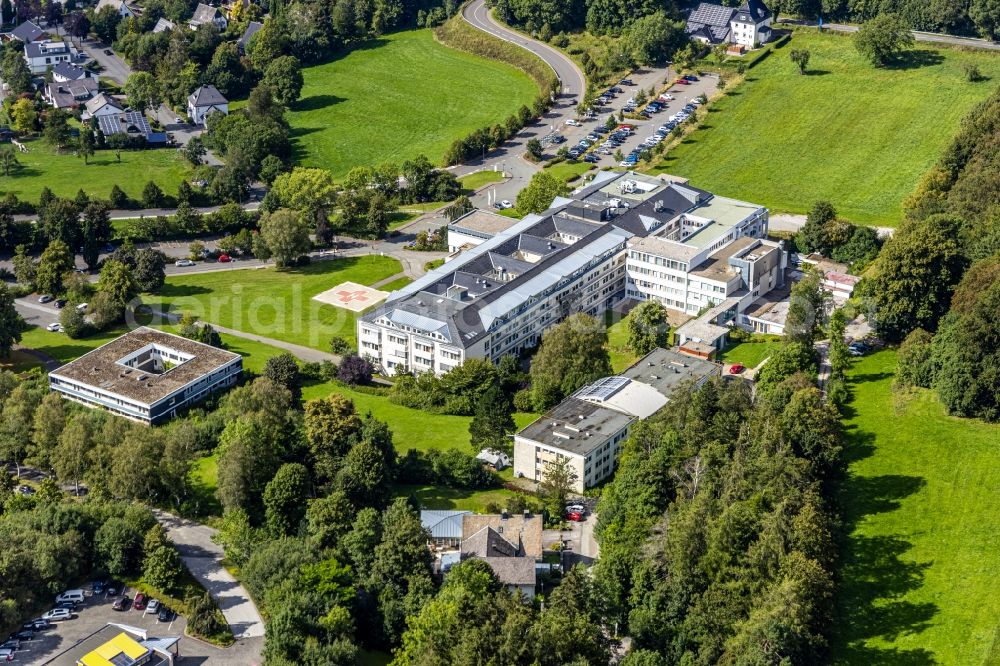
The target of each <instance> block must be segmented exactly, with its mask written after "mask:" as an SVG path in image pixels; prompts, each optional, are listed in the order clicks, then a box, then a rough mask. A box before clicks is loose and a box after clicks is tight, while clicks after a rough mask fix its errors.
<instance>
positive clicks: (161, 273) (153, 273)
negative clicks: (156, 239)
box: [132, 248, 166, 292]
mask: <svg viewBox="0 0 1000 666" xmlns="http://www.w3.org/2000/svg"><path fill="white" fill-rule="evenodd" d="M132 277H133V278H134V279H135V284H136V288H137V289H138V290H139V291H143V292H151V291H156V290H158V289H159V288H160V287H162V286H163V282H164V281H165V280H166V256H165V255H164V254H163V253H162V252H160V251H159V250H154V249H152V248H143V249H141V250H136V252H135V266H133V268H132Z"/></svg>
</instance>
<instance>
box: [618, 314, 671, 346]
mask: <svg viewBox="0 0 1000 666" xmlns="http://www.w3.org/2000/svg"><path fill="white" fill-rule="evenodd" d="M625 326H626V329H627V333H628V338H627V344H628V347H629V349H631V350H632V353H633V354H636V355H638V356H645V355H646V354H648V353H649V352H651V351H653V350H654V349H656V348H657V347H669V346H670V323H669V321H668V320H667V310H666V308H664V307H663V305H662V304H660V302H659V301H645V302H643V303H640V304H639V305H637V306H636V307H635V308H633V309H632V311H631V312H630V313H629V315H628V318H627V319H626V321H625Z"/></svg>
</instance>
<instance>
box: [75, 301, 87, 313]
mask: <svg viewBox="0 0 1000 666" xmlns="http://www.w3.org/2000/svg"><path fill="white" fill-rule="evenodd" d="M76 309H77V310H78V311H80V312H86V311H87V304H86V303H80V304H79V305H77V306H76Z"/></svg>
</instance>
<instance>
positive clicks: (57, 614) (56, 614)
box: [42, 608, 73, 622]
mask: <svg viewBox="0 0 1000 666" xmlns="http://www.w3.org/2000/svg"><path fill="white" fill-rule="evenodd" d="M72 617H73V611H71V610H70V609H68V608H53V609H52V610H50V611H46V612H45V613H43V614H42V619H43V620H50V621H52V622H57V621H59V620H69V619H72Z"/></svg>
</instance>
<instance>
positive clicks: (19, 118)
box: [10, 98, 38, 134]
mask: <svg viewBox="0 0 1000 666" xmlns="http://www.w3.org/2000/svg"><path fill="white" fill-rule="evenodd" d="M10 116H11V118H13V120H14V129H16V130H17V131H18V132H21V133H22V134H30V133H31V132H34V131H35V121H36V120H37V119H38V113H36V112H35V105H34V103H33V102H32V101H31V100H30V99H24V98H21V99H19V100H17V101H16V102H14V105H13V106H12V107H11V109H10Z"/></svg>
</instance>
